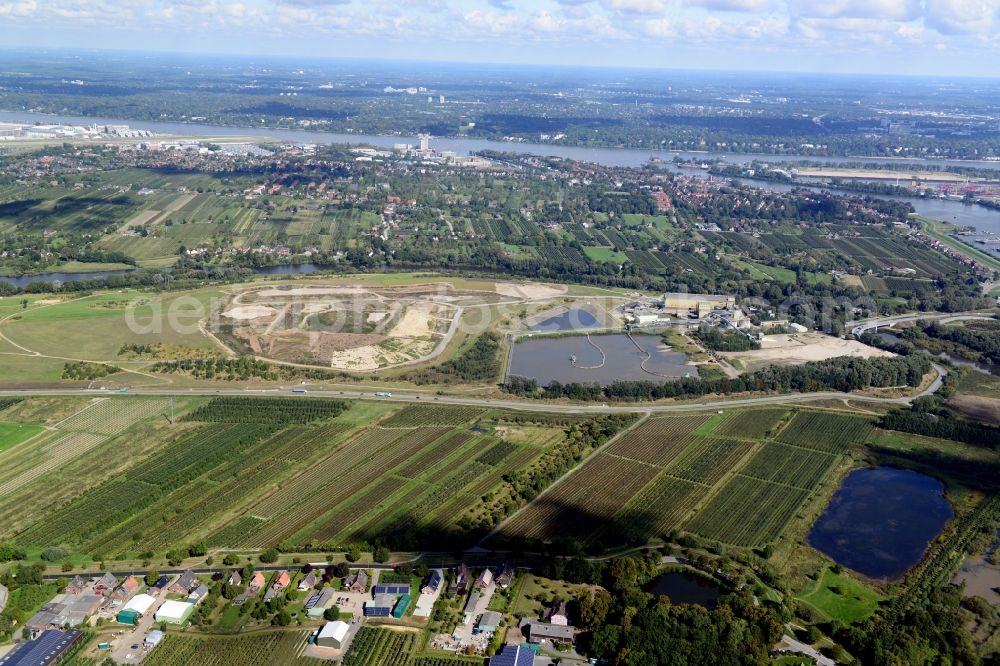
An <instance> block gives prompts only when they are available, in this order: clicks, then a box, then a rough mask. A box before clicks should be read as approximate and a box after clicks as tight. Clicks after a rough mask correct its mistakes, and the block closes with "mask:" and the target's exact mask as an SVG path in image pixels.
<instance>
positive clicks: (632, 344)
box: [508, 333, 697, 386]
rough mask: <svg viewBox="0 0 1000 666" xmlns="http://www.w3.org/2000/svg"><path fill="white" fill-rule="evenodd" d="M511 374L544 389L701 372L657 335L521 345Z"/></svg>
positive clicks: (566, 339)
mask: <svg viewBox="0 0 1000 666" xmlns="http://www.w3.org/2000/svg"><path fill="white" fill-rule="evenodd" d="M574 359H575V360H574ZM508 374H509V375H516V376H519V377H529V378H532V379H536V380H538V383H539V384H540V385H541V386H547V385H549V384H550V383H552V382H553V381H557V382H562V383H564V384H568V383H571V382H580V383H594V382H596V383H599V384H601V385H602V386H607V385H609V384H612V383H613V382H615V381H616V380H630V379H632V380H649V381H663V380H665V379H669V378H675V377H684V376H685V375H688V374H690V375H692V376H694V375H697V369H696V368H694V367H692V366H690V365H687V356H686V355H685V354H682V353H680V352H672V351H670V348H669V347H667V346H665V345H664V344H663V342H662V340H661V339H660V336H658V335H641V334H632V336H631V337H629V336H628V335H625V334H623V333H616V334H611V335H592V336H589V337H588V336H586V335H572V336H561V337H535V338H526V339H521V340H518V341H517V343H515V344H514V349H513V351H512V352H511V357H510V369H509V370H508Z"/></svg>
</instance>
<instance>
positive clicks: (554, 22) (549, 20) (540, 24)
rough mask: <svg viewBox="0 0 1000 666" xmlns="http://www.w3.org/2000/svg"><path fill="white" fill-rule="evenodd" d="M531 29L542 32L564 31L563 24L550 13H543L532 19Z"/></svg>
mask: <svg viewBox="0 0 1000 666" xmlns="http://www.w3.org/2000/svg"><path fill="white" fill-rule="evenodd" d="M531 27H532V28H534V29H535V30H539V31H541V32H558V31H560V30H562V29H563V22H562V21H561V20H559V19H557V18H555V17H554V16H552V15H551V14H549V13H548V12H546V11H541V12H538V13H537V14H535V16H534V17H533V18H532V19H531Z"/></svg>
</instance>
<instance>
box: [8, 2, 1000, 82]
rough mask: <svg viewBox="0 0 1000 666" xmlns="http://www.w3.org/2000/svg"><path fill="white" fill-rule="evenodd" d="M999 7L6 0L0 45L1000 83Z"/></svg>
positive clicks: (967, 4)
mask: <svg viewBox="0 0 1000 666" xmlns="http://www.w3.org/2000/svg"><path fill="white" fill-rule="evenodd" d="M998 14H1000V0H976V1H975V2H963V1H962V0H926V1H925V2H924V1H919V2H918V1H916V0H872V1H868V2H862V1H861V0H837V1H835V2H814V1H812V0H541V1H537V2H523V1H518V0H419V1H417V2H410V3H405V5H401V4H398V3H388V2H384V1H376V2H369V3H360V2H357V1H354V0H247V2H215V1H213V0H209V1H208V2H204V3H195V2H192V1H191V0H147V1H143V2H137V3H130V4H129V5H128V6H119V5H117V4H115V3H109V2H106V1H105V0H94V1H87V0H48V1H44V0H43V1H38V0H17V1H14V2H0V19H2V25H0V41H2V42H3V43H4V44H5V46H6V47H8V48H34V49H49V48H72V49H95V48H97V49H102V50H105V49H106V50H123V51H143V52H150V51H152V52H163V53H171V52H187V53H192V52H198V53H204V54H224V55H250V56H260V57H265V56H275V55H286V56H290V57H332V58H361V59H366V58H371V57H378V58H379V59H388V60H420V61H425V62H455V63H477V64H479V63H481V64H506V65H538V66H553V65H570V66H582V67H601V66H603V67H612V68H629V69H667V70H672V69H679V70H713V71H715V70H722V71H760V72H789V73H791V72H809V73H841V74H885V75H914V74H916V75H921V74H922V75H930V76H941V75H947V76H975V77H990V78H992V77H994V76H995V69H994V67H993V63H994V62H996V60H997V56H998V55H1000V18H998ZM373 52H374V53H377V56H373Z"/></svg>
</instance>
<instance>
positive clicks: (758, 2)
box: [684, 0, 771, 12]
mask: <svg viewBox="0 0 1000 666" xmlns="http://www.w3.org/2000/svg"><path fill="white" fill-rule="evenodd" d="M684 4H686V5H687V6H690V7H701V8H702V9H707V10H709V11H721V12H763V11H767V9H768V8H769V7H770V6H771V2H770V0H685V3H684Z"/></svg>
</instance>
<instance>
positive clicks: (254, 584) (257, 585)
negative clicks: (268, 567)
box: [247, 571, 267, 594]
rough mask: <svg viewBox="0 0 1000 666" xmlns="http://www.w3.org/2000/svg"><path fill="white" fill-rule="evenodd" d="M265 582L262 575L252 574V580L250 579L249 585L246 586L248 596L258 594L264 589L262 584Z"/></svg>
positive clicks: (259, 573)
mask: <svg viewBox="0 0 1000 666" xmlns="http://www.w3.org/2000/svg"><path fill="white" fill-rule="evenodd" d="M266 582H267V581H266V580H264V574H262V573H261V572H259V571H257V572H255V573H254V575H253V578H251V579H250V584H249V585H248V586H247V589H248V590H250V594H257V593H258V592H260V590H261V588H262V587H264V583H266Z"/></svg>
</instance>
